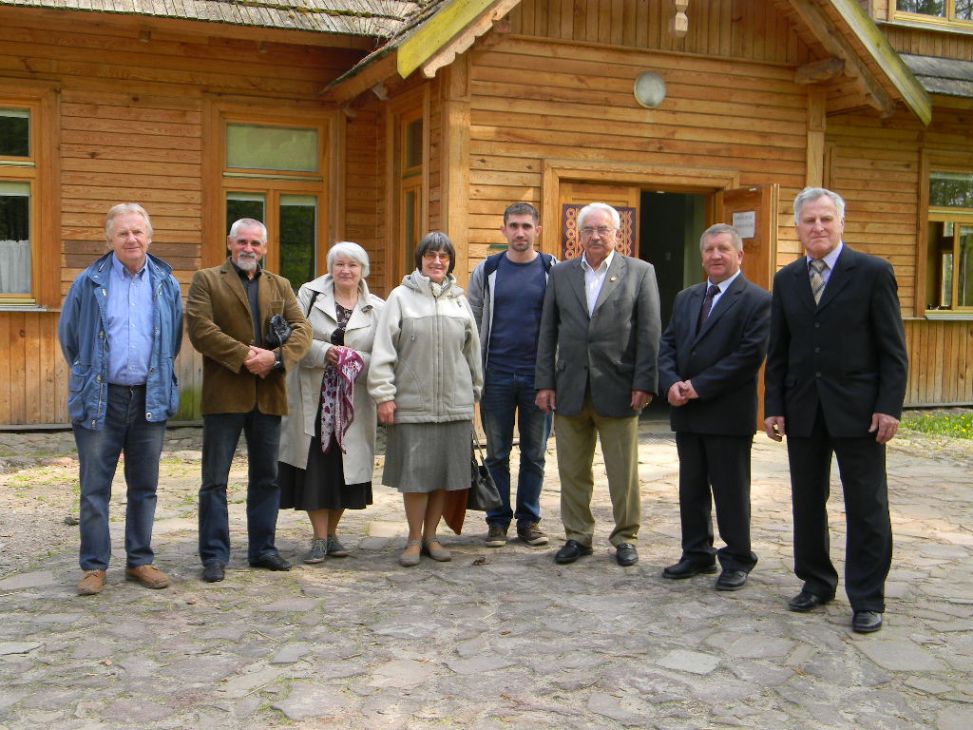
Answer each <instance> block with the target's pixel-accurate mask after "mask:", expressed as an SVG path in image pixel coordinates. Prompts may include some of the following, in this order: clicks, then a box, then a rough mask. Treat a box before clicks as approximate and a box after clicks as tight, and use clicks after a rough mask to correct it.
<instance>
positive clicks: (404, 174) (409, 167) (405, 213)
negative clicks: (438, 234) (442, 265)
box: [398, 112, 422, 271]
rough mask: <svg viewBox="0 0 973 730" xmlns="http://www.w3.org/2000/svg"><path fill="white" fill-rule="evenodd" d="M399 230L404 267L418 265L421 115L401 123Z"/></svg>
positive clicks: (420, 201) (420, 234)
mask: <svg viewBox="0 0 973 730" xmlns="http://www.w3.org/2000/svg"><path fill="white" fill-rule="evenodd" d="M398 146H399V232H400V234H401V240H402V242H403V256H404V261H403V266H404V271H412V270H413V269H414V268H415V251H416V247H417V246H418V245H419V239H420V237H421V236H422V228H421V227H422V117H421V116H419V113H418V112H416V114H413V115H409V116H407V117H404V118H403V119H402V121H401V122H400V125H399V144H398Z"/></svg>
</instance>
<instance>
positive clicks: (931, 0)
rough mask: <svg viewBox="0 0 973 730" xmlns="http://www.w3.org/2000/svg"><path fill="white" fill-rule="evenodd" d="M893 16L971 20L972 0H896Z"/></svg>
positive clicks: (972, 14)
mask: <svg viewBox="0 0 973 730" xmlns="http://www.w3.org/2000/svg"><path fill="white" fill-rule="evenodd" d="M895 10H896V13H895V16H896V17H897V18H905V19H909V20H940V21H945V22H947V23H951V22H958V23H966V22H973V0H896V3H895Z"/></svg>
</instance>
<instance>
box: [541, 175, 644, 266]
mask: <svg viewBox="0 0 973 730" xmlns="http://www.w3.org/2000/svg"><path fill="white" fill-rule="evenodd" d="M560 193H561V199H560V201H559V205H558V209H559V210H560V222H561V225H560V229H561V235H560V247H559V250H558V251H557V253H556V255H557V256H558V257H559V258H560V259H561V260H562V261H565V260H567V259H575V258H578V257H579V256H580V255H581V232H580V231H579V230H578V226H577V217H578V212H579V211H580V210H581V209H582V208H583V207H584V206H586V205H588V203H607V204H608V205H610V206H612V207H613V208H615V209H616V210H617V211H618V214H619V216H620V217H621V219H622V227H621V230H619V232H618V245H617V246H616V250H617V251H618V252H619V253H621V254H624V255H625V256H634V257H635V258H638V255H639V231H638V225H639V196H640V194H641V191H640V190H639V188H637V187H632V186H630V185H611V184H597V183H580V182H579V183H569V182H562V183H561V186H560Z"/></svg>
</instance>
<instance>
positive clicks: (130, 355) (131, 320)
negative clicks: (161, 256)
mask: <svg viewBox="0 0 973 730" xmlns="http://www.w3.org/2000/svg"><path fill="white" fill-rule="evenodd" d="M152 308H153V302H152V277H151V276H150V275H149V270H148V268H146V267H145V266H143V267H142V269H141V270H140V271H139V272H138V273H137V274H133V273H132V272H130V271H129V270H128V269H126V268H125V265H124V264H122V262H121V261H119V260H118V257H117V256H115V254H112V257H111V279H110V283H109V285H108V307H107V310H106V314H107V319H108V321H107V326H108V332H107V333H106V334H107V335H108V382H109V383H111V384H113V385H145V382H146V380H147V379H148V376H149V361H150V358H151V357H152V327H153V326H154V323H153V316H152V315H153V309H152Z"/></svg>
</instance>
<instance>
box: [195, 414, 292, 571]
mask: <svg viewBox="0 0 973 730" xmlns="http://www.w3.org/2000/svg"><path fill="white" fill-rule="evenodd" d="M241 431H243V433H244V434H245V435H246V438H247V463H248V466H249V479H248V481H247V535H248V538H249V544H248V546H247V558H248V559H249V560H250V561H251V562H252V561H254V560H256V559H257V558H259V557H261V556H263V555H267V554H269V553H274V552H277V548H276V546H275V545H274V539H275V537H276V532H277V510H278V509H279V508H280V489H279V487H278V486H277V450H278V446H279V445H280V416H268V415H266V414H264V413H261V412H260V411H258V410H257V409H256V408H254V409H253V410H252V411H250V412H249V413H217V414H210V415H207V416H203V485H202V487H200V490H199V558H200V560H201V561H202V562H203V565H206V564H207V563H213V562H219V563H223V564H224V565H225V564H226V563H228V562H229V561H230V518H229V514H228V513H227V506H226V483H227V480H228V478H229V475H230V464H231V463H232V461H233V454H234V453H235V452H236V446H237V442H238V441H239V440H240V432H241Z"/></svg>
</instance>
